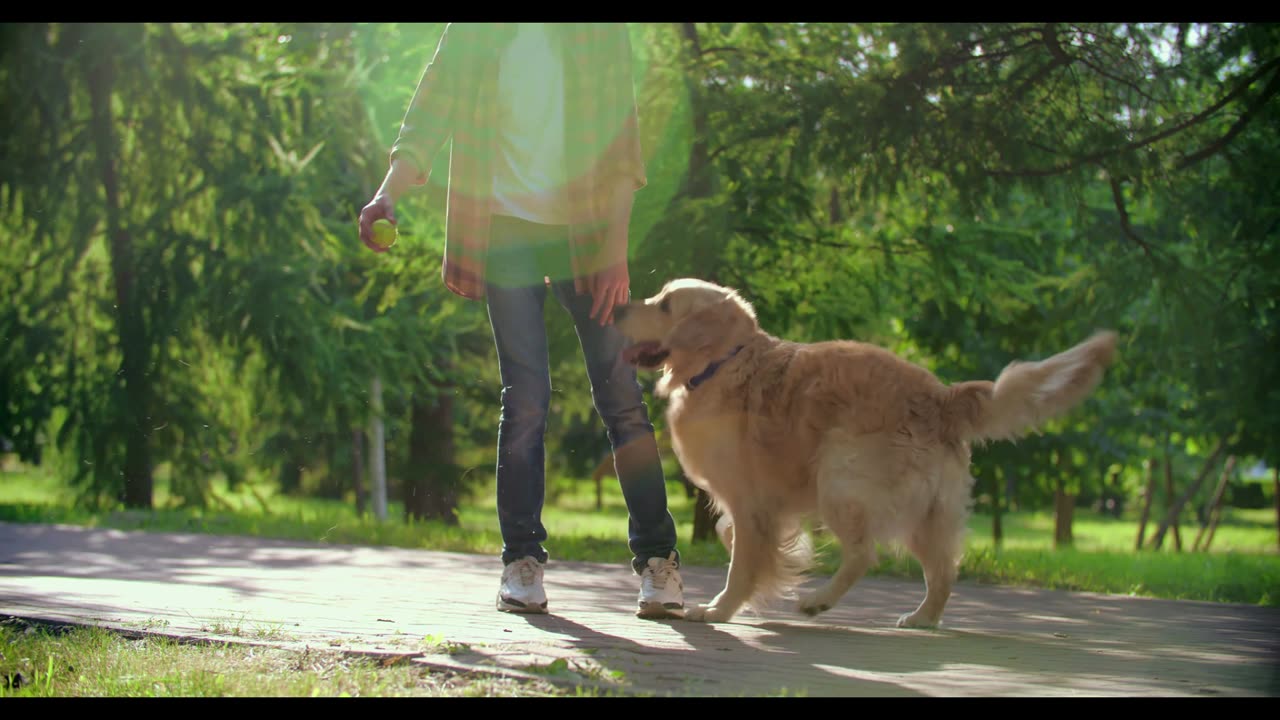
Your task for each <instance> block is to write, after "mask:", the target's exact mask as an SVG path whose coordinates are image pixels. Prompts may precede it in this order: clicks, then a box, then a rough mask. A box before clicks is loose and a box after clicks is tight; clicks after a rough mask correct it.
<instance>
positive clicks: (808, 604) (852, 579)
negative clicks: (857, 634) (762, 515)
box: [799, 481, 876, 616]
mask: <svg viewBox="0 0 1280 720" xmlns="http://www.w3.org/2000/svg"><path fill="white" fill-rule="evenodd" d="M819 482H821V481H819ZM820 502H821V503H822V505H821V516H822V521H823V522H824V523H825V524H826V526H827V528H828V529H829V530H831V532H832V533H833V534H835V536H836V537H837V538H839V540H840V568H839V569H838V570H836V573H835V575H832V576H831V579H830V580H829V581H827V583H826V584H825V585H823V586H822V587H820V588H818V589H817V590H814V591H812V592H809V593H806V594H804V595H802V596H801V597H800V602H799V609H800V612H802V613H804V614H806V615H810V616H812V615H817V614H818V613H821V612H825V611H827V610H830V609H831V608H832V607H834V606H835V604H836V603H837V602H839V601H840V598H842V597H844V595H845V593H847V592H849V588H851V587H853V585H854V583H856V582H858V581H859V580H861V579H862V576H863V575H865V574H866V572H867V570H868V569H869V568H870V567H871V565H872V564H874V563H875V559H876V546H875V541H874V540H873V539H872V538H871V536H870V533H868V528H867V517H866V509H865V508H864V507H863V506H862V505H861V504H860V503H859V502H857V501H856V500H853V499H851V498H842V497H838V496H835V497H832V496H830V495H828V496H827V497H825V498H823V499H822V500H821V501H820Z"/></svg>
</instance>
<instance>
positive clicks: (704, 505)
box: [693, 488, 716, 542]
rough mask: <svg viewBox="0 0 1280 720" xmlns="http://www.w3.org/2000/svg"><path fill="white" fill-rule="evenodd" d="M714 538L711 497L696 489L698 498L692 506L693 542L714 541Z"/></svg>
mask: <svg viewBox="0 0 1280 720" xmlns="http://www.w3.org/2000/svg"><path fill="white" fill-rule="evenodd" d="M715 537H716V516H715V514H714V513H712V512H711V496H710V495H707V491H706V490H703V489H702V488H698V497H697V500H695V501H694V505H693V541H694V542H701V541H703V540H714V539H715Z"/></svg>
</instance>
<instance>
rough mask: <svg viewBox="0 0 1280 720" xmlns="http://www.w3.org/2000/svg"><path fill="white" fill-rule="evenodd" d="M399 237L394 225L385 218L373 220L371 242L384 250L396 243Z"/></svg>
mask: <svg viewBox="0 0 1280 720" xmlns="http://www.w3.org/2000/svg"><path fill="white" fill-rule="evenodd" d="M399 238H400V231H399V230H396V226H395V225H392V224H391V221H390V220H387V219H385V218H383V219H381V220H374V221H373V244H374V245H377V246H378V247H380V248H382V249H383V250H386V249H387V248H389V247H391V246H392V245H395V244H396V240H398V239H399Z"/></svg>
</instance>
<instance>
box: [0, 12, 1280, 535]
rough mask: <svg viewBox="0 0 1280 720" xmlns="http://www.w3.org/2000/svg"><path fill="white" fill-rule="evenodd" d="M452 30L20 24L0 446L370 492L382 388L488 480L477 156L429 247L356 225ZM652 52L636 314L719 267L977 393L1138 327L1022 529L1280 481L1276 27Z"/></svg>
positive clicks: (991, 472)
mask: <svg viewBox="0 0 1280 720" xmlns="http://www.w3.org/2000/svg"><path fill="white" fill-rule="evenodd" d="M440 29H441V25H440V24H438V23H426V24H398V23H393V24H377V25H352V24H328V23H314V24H300V25H298V24H273V23H257V24H244V25H241V24H232V25H221V24H219V25H210V24H172V25H170V24H145V25H62V24H53V25H41V24H8V25H5V26H4V27H3V28H0V58H2V60H3V61H2V62H0V149H3V153H4V157H5V158H6V163H5V164H4V165H3V166H2V167H0V233H3V235H4V237H5V239H6V249H8V250H9V252H7V253H4V255H3V256H2V257H0V288H2V289H3V291H4V293H5V295H6V297H8V298H11V302H9V303H7V304H6V307H5V308H3V309H0V339H2V340H3V342H0V442H4V443H5V444H6V446H7V447H8V448H9V449H11V450H12V451H13V452H15V453H16V454H17V455H19V456H20V457H21V458H23V459H25V460H28V461H33V462H38V461H45V462H48V463H55V462H56V463H57V464H58V465H59V466H60V467H63V468H64V469H66V470H67V474H68V475H70V476H72V477H73V478H74V479H76V480H77V487H79V488H80V489H81V490H82V491H83V500H84V501H85V502H86V503H89V504H92V503H101V504H105V505H112V504H115V503H116V502H118V499H119V498H120V497H121V492H122V488H123V487H124V486H125V483H126V477H125V475H126V473H136V463H134V464H133V465H131V464H130V461H129V458H130V457H131V456H133V457H135V458H136V457H140V455H139V453H142V452H143V451H144V450H145V458H144V459H145V460H146V465H147V467H148V468H157V469H159V468H163V469H164V471H165V472H166V473H167V474H168V477H171V478H172V480H173V486H172V487H171V488H169V491H170V492H171V493H172V494H171V495H170V496H168V497H172V498H174V499H173V502H182V503H186V504H191V505H196V506H199V505H201V504H204V503H209V502H216V500H213V499H212V498H213V494H212V493H211V491H210V488H211V487H212V485H211V483H212V482H214V480H215V479H218V478H225V479H227V480H228V481H230V482H231V483H233V484H234V483H236V482H247V483H256V482H258V481H257V478H260V477H262V476H263V475H264V474H271V473H275V474H278V476H279V478H280V481H281V482H284V483H285V484H286V485H289V486H291V487H293V488H294V490H295V491H296V492H300V493H323V494H327V495H330V496H333V497H343V496H346V495H348V494H349V493H350V492H351V487H350V480H349V478H350V476H351V475H352V469H353V468H352V463H353V462H354V460H355V456H354V448H352V447H351V444H350V436H351V432H352V431H353V430H356V429H360V428H363V427H364V426H365V425H366V424H367V422H368V420H369V417H370V405H369V402H370V400H369V396H368V392H369V384H370V381H371V380H372V378H373V377H375V376H376V377H380V378H381V380H382V383H383V386H384V388H385V393H384V403H385V406H386V421H387V437H388V452H389V453H390V455H391V457H392V458H393V460H392V462H391V463H390V464H389V470H390V472H391V473H392V484H393V489H394V487H398V486H399V485H401V484H403V483H404V482H405V478H406V476H407V475H408V474H410V473H413V472H414V469H412V468H409V467H407V462H404V461H403V460H396V459H394V458H404V457H406V456H407V454H408V453H407V450H408V438H409V436H410V432H409V429H410V418H411V408H412V406H413V404H414V400H415V399H417V400H423V399H424V398H425V399H427V401H428V402H430V401H431V399H432V398H435V397H436V396H437V394H438V393H442V392H447V393H450V394H451V396H452V398H453V401H454V414H455V427H456V428H457V430H456V437H455V439H454V442H455V444H456V445H457V456H458V457H457V462H456V464H457V466H458V467H457V470H456V471H451V472H455V474H456V473H462V474H464V475H465V476H466V477H467V478H468V479H469V481H470V480H477V479H483V478H486V477H489V476H490V468H491V467H492V462H493V449H492V448H493V443H494V439H495V437H494V436H495V431H496V425H497V407H498V392H499V389H500V388H499V382H498V376H497V370H496V363H495V359H494V357H493V355H494V353H493V351H492V347H491V339H490V337H489V331H488V328H487V318H486V317H485V312H484V307H483V305H482V304H479V303H469V302H465V301H462V300H459V299H457V298H454V297H453V296H451V295H450V294H449V293H448V292H447V291H446V290H445V289H444V288H443V285H442V284H441V283H440V281H439V264H440V256H441V253H442V251H443V220H444V212H443V210H444V195H445V179H446V177H447V164H448V153H441V154H440V158H439V160H438V162H437V164H436V166H435V167H434V168H433V173H432V178H431V181H430V183H429V184H428V185H427V187H426V188H425V189H423V190H422V191H421V192H415V193H412V194H410V195H409V196H408V197H406V198H405V199H404V200H402V202H401V203H400V207H398V208H397V214H398V216H399V219H400V228H401V234H402V241H401V243H400V244H399V245H398V246H397V247H396V248H395V250H393V251H392V252H391V253H388V254H386V255H376V256H375V255H373V254H372V253H369V252H368V251H367V250H365V249H364V248H363V247H361V246H360V245H359V244H358V242H357V241H356V239H355V218H356V215H357V213H358V210H359V208H360V206H361V205H363V203H364V202H365V201H367V199H368V197H369V196H370V195H371V194H372V192H373V189H374V188H375V187H376V185H377V183H378V181H379V179H380V177H381V175H382V174H383V172H384V171H385V162H386V150H387V148H388V147H389V146H390V144H391V142H392V141H393V140H394V138H395V135H396V133H397V131H398V127H399V122H400V120H401V118H402V117H403V113H404V109H405V107H406V105H407V103H408V101H409V98H410V97H411V96H412V94H413V92H414V88H415V85H416V82H417V80H418V78H419V76H420V75H421V72H422V69H423V67H424V66H425V65H426V63H427V61H428V60H429V59H430V56H431V53H432V51H433V50H434V48H435V45H436V41H437V39H438V37H439V32H440ZM631 32H632V43H633V47H634V49H635V64H634V69H635V76H636V92H637V98H638V103H639V110H640V118H641V131H642V134H643V142H642V144H643V147H644V151H645V155H646V161H647V172H648V177H649V184H648V186H647V187H646V188H645V189H644V190H643V191H641V192H640V193H639V194H638V195H637V198H636V207H635V212H634V215H633V222H632V227H631V279H632V286H633V292H634V293H635V294H636V295H637V296H644V295H647V294H649V293H651V292H653V291H655V290H656V289H657V288H658V287H660V286H661V284H662V283H663V282H665V281H667V280H669V279H671V278H673V277H677V276H697V277H704V278H708V279H712V280H716V281H719V282H722V283H726V284H730V285H733V286H735V287H737V288H739V289H740V290H742V291H743V292H744V294H745V295H746V296H747V297H748V298H749V299H751V301H752V302H753V303H754V304H755V307H756V310H757V312H758V314H759V316H760V319H761V322H762V324H763V325H764V326H765V327H766V329H768V330H769V331H770V332H772V333H774V334H777V335H783V336H786V337H788V338H791V339H795V340H823V339H830V338H837V337H840V338H857V339H864V340H869V341H874V342H878V343H882V344H885V345H887V346H889V347H892V348H893V349H895V350H896V351H898V352H900V353H902V354H903V355H904V356H906V357H908V358H911V359H912V360H914V361H916V362H919V363H921V364H922V365H925V366H926V367H928V368H930V369H932V370H934V371H936V372H937V373H938V374H939V375H940V376H941V377H942V378H943V379H944V380H946V381H958V380H966V379H975V378H993V377H994V376H995V375H996V374H998V373H999V371H1000V369H1001V368H1002V367H1003V366H1004V365H1005V364H1006V363H1008V362H1009V361H1011V360H1015V359H1035V358H1038V357H1043V356H1045V355H1047V354H1050V353H1052V352H1056V351H1058V350H1061V349H1064V348H1065V347H1067V346H1069V345H1070V344H1073V343H1075V342H1077V341H1079V340H1081V339H1083V338H1084V337H1086V336H1087V335H1088V333H1090V332H1092V331H1093V330H1094V329H1096V328H1099V327H1111V328H1114V329H1117V330H1118V331H1119V332H1120V333H1121V336H1122V343H1121V349H1120V350H1121V353H1120V361H1119V363H1118V364H1117V365H1116V367H1115V368H1114V369H1113V371H1112V372H1110V373H1109V374H1108V376H1107V380H1106V381H1105V382H1104V384H1103V386H1102V387H1101V388H1100V389H1099V391H1098V392H1097V393H1096V394H1095V395H1094V396H1093V397H1091V398H1090V399H1089V401H1088V402H1086V403H1085V404H1084V405H1083V406H1082V407H1081V408H1080V409H1079V410H1077V411H1076V412H1074V413H1072V414H1071V415H1070V416H1069V417H1067V418H1064V419H1063V420H1061V421H1059V422H1057V423H1054V424H1053V425H1052V426H1051V427H1050V428H1048V430H1049V432H1047V433H1046V434H1045V435H1043V436H1036V437H1032V438H1029V439H1027V440H1025V441H1023V442H1020V443H1018V444H1016V445H1013V444H999V445H993V446H990V447H988V448H984V449H982V450H980V451H979V452H978V453H977V454H976V457H975V470H976V472H978V473H979V477H980V478H981V479H983V480H986V479H988V478H991V477H995V478H997V479H998V480H999V482H1000V484H1001V486H1002V487H1004V488H1007V489H1010V490H1012V491H1013V493H1014V495H1013V497H1012V498H1010V500H1012V501H1013V502H1015V503H1016V504H1017V505H1018V506H1020V507H1041V506H1044V504H1045V503H1047V502H1049V501H1050V499H1051V498H1052V494H1053V492H1054V489H1055V488H1057V487H1059V486H1061V487H1063V489H1065V490H1067V491H1068V492H1073V493H1079V494H1080V496H1081V498H1082V500H1083V501H1086V502H1091V501H1093V500H1094V499H1096V498H1098V497H1100V496H1101V495H1102V493H1103V492H1104V490H1105V491H1107V492H1111V491H1112V490H1110V489H1108V488H1109V485H1108V483H1109V482H1110V478H1111V477H1112V475H1113V474H1114V475H1117V477H1118V483H1119V488H1120V490H1119V491H1118V492H1121V493H1122V494H1123V495H1125V496H1127V498H1128V499H1129V500H1130V503H1131V504H1132V501H1133V500H1135V499H1136V498H1137V496H1138V495H1139V494H1140V493H1141V491H1142V489H1143V486H1144V476H1143V472H1142V467H1143V463H1144V462H1146V461H1148V460H1151V459H1156V460H1160V459H1162V458H1164V457H1165V456H1166V455H1168V456H1169V458H1170V459H1171V461H1172V462H1173V464H1174V476H1175V480H1177V484H1178V485H1179V486H1181V485H1182V484H1183V481H1184V479H1185V478H1189V477H1191V476H1194V475H1195V474H1196V473H1197V472H1199V469H1200V466H1201V464H1202V463H1203V461H1204V458H1205V457H1206V456H1207V455H1208V453H1209V449H1210V448H1212V447H1214V446H1215V444H1216V443H1217V442H1218V441H1219V440H1225V441H1226V443H1227V447H1228V449H1227V452H1226V453H1225V454H1224V456H1225V455H1229V454H1235V455H1237V456H1238V458H1239V459H1240V462H1239V464H1238V465H1239V466H1240V467H1244V466H1245V465H1252V464H1254V462H1255V461H1256V460H1261V461H1263V462H1265V463H1267V464H1269V465H1270V466H1272V467H1274V466H1276V465H1278V464H1280V446H1277V444H1276V443H1275V440H1274V438H1276V437H1280V395H1277V393H1280V389H1278V388H1280V377H1278V376H1277V374H1276V373H1277V363H1275V362H1274V360H1273V359H1274V358H1275V357H1276V355H1277V353H1278V352H1280V330H1278V327H1277V325H1278V320H1280V315H1278V313H1277V302H1278V300H1277V298H1280V284H1278V283H1280V280H1277V278H1278V277H1280V274H1278V273H1277V272H1276V271H1277V269H1278V267H1280V257H1278V256H1277V248H1280V242H1277V228H1278V227H1280V223H1278V220H1280V206H1277V203H1276V198H1277V197H1280V195H1278V194H1277V190H1278V189H1280V188H1278V187H1277V183H1278V182H1280V179H1278V178H1277V175H1276V173H1275V172H1274V168H1275V167H1276V163H1277V160H1278V159H1280V140H1278V139H1277V136H1276V133H1275V132H1274V128H1275V127H1276V126H1277V124H1278V123H1277V121H1278V120H1280V118H1278V117H1277V113H1278V112H1280V108H1278V107H1277V103H1276V100H1275V96H1276V94H1277V93H1278V92H1280V30H1278V29H1277V26H1275V25H1267V24H1256V25H1255V24H1168V23H1166V24H1132V23H1123V24H1071V23H1049V24H1011V23H948V24H864V25H849V24H836V23H816V24H815V23H769V24H761V23H690V24H676V25H673V24H634V25H632V26H631ZM104 69H105V70H110V71H111V72H110V73H104ZM103 88H105V89H106V91H107V97H108V99H109V102H107V103H106V104H105V105H104V104H102V103H99V104H97V105H95V103H94V98H95V97H98V96H99V95H101V91H102V89H103ZM95 93H98V94H97V95H95ZM103 117H106V118H107V119H108V120H109V123H108V124H106V125H105V126H104V125H102V123H101V122H100V121H101V120H102V119H103ZM104 127H105V129H106V132H104ZM112 163H114V166H115V169H114V174H115V184H116V185H117V186H118V187H117V188H116V189H115V191H114V192H108V189H107V186H108V185H109V184H110V183H108V182H107V174H106V172H105V171H104V168H105V167H107V166H108V165H111V164H112ZM113 197H114V200H113ZM113 228H114V230H113ZM113 233H114V234H113ZM121 238H125V239H127V242H122V241H121ZM548 305H549V307H548V308H547V321H548V327H549V333H550V349H551V358H552V362H553V367H552V383H553V387H554V388H555V395H554V396H553V397H554V400H553V406H552V417H551V419H550V423H549V429H550V433H549V436H548V443H549V449H550V452H549V453H548V457H549V458H550V464H551V468H552V473H553V474H554V473H555V472H557V471H559V470H565V471H568V472H570V473H572V474H574V475H585V474H586V473H588V472H589V471H590V469H591V468H592V467H593V466H594V464H595V462H596V461H597V460H598V459H599V457H600V456H601V454H602V453H603V452H604V450H605V447H606V444H605V442H604V433H603V427H602V426H601V424H600V422H599V418H598V417H596V416H595V414H594V411H593V409H592V406H591V401H590V392H589V388H588V386H587V382H586V374H585V370H584V368H583V366H582V361H581V354H580V350H579V348H578V344H577V338H576V335H575V334H574V332H573V328H572V325H571V323H569V322H568V318H567V315H566V314H565V313H563V312H562V311H561V310H560V309H559V308H558V307H555V303H554V302H552V303H548ZM662 409H663V404H662V403H661V402H660V401H657V400H653V401H651V402H650V411H651V414H652V415H653V417H654V420H655V422H656V424H658V425H659V426H661V424H662V421H661V411H662ZM139 438H141V439H142V443H141V449H140V447H139V442H138V441H139ZM1246 459H1248V462H1245V460H1246ZM148 472H150V470H149V469H148ZM1214 477H1215V479H1216V475H1215V476H1214ZM148 481H149V480H148ZM989 485H990V483H986V482H984V483H981V484H980V487H983V488H986V487H988V486H989ZM1205 485H1206V486H1205V487H1204V488H1203V489H1202V490H1201V492H1200V494H1199V495H1200V496H1204V497H1196V498H1194V499H1193V503H1195V504H1202V503H1203V502H1204V501H1205V499H1206V497H1207V495H1208V494H1210V493H1211V492H1212V486H1213V485H1214V483H1213V482H1208V483H1206V484H1205ZM1231 487H1232V488H1233V490H1232V492H1231V493H1229V495H1228V497H1229V498H1233V499H1234V498H1235V497H1237V496H1238V495H1241V494H1240V493H1238V492H1236V491H1235V490H1234V488H1235V487H1236V484H1235V483H1233V484H1232V486H1231ZM983 492H984V493H985V492H987V491H986V490H983ZM979 500H980V503H979V510H980V511H987V510H989V509H990V506H989V503H990V502H991V501H992V500H993V499H992V498H990V497H980V498H979ZM1250 502H1252V503H1254V504H1256V502H1257V501H1256V499H1254V500H1250ZM1158 507H1159V506H1158V504H1157V509H1158Z"/></svg>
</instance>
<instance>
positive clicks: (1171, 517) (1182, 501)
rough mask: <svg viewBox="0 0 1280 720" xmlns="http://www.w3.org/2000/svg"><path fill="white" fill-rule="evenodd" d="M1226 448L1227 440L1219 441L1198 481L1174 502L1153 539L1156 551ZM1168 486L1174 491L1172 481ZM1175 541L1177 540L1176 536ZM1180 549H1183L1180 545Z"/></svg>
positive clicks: (1205, 462) (1198, 476) (1197, 476)
mask: <svg viewBox="0 0 1280 720" xmlns="http://www.w3.org/2000/svg"><path fill="white" fill-rule="evenodd" d="M1226 448H1227V441H1226V439H1225V438H1224V439H1220V440H1218V444H1217V446H1216V447H1214V448H1213V452H1212V453H1210V454H1209V458H1208V459H1207V460H1205V461H1204V467H1202V468H1201V469H1200V472H1199V474H1197V475H1196V479H1195V480H1194V481H1192V483H1191V486H1190V487H1188V488H1187V491H1186V492H1184V493H1183V494H1182V497H1180V498H1178V499H1177V500H1176V501H1174V503H1173V505H1172V506H1171V507H1170V508H1169V511H1168V513H1166V514H1165V517H1164V520H1162V521H1161V522H1160V527H1158V528H1157V529H1156V534H1155V535H1154V536H1153V537H1152V538H1151V546H1152V547H1153V548H1155V549H1156V550H1159V549H1160V545H1161V544H1163V543H1164V535H1165V533H1166V532H1168V530H1169V528H1170V527H1171V526H1174V525H1175V524H1176V523H1177V521H1178V513H1180V512H1182V507H1183V506H1184V505H1186V504H1187V501H1188V500H1190V499H1191V498H1192V496H1194V495H1195V494H1196V491H1197V490H1199V489H1200V486H1201V485H1203V484H1204V480H1205V478H1207V477H1208V476H1209V473H1210V472H1211V471H1212V470H1213V466H1214V465H1215V464H1217V462H1218V457H1219V456H1221V455H1222V452H1223V451H1224V450H1226ZM1167 462H1168V461H1167V460H1166V463H1167ZM1165 476H1166V478H1168V476H1169V471H1168V468H1167V467H1166V468H1165ZM1166 484H1167V485H1168V487H1169V490H1171V491H1172V489H1173V482H1172V480H1166ZM1175 532H1176V531H1175ZM1174 539H1175V540H1176V539H1177V535H1176V534H1175V536H1174ZM1179 549H1181V546H1180V545H1179Z"/></svg>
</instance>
